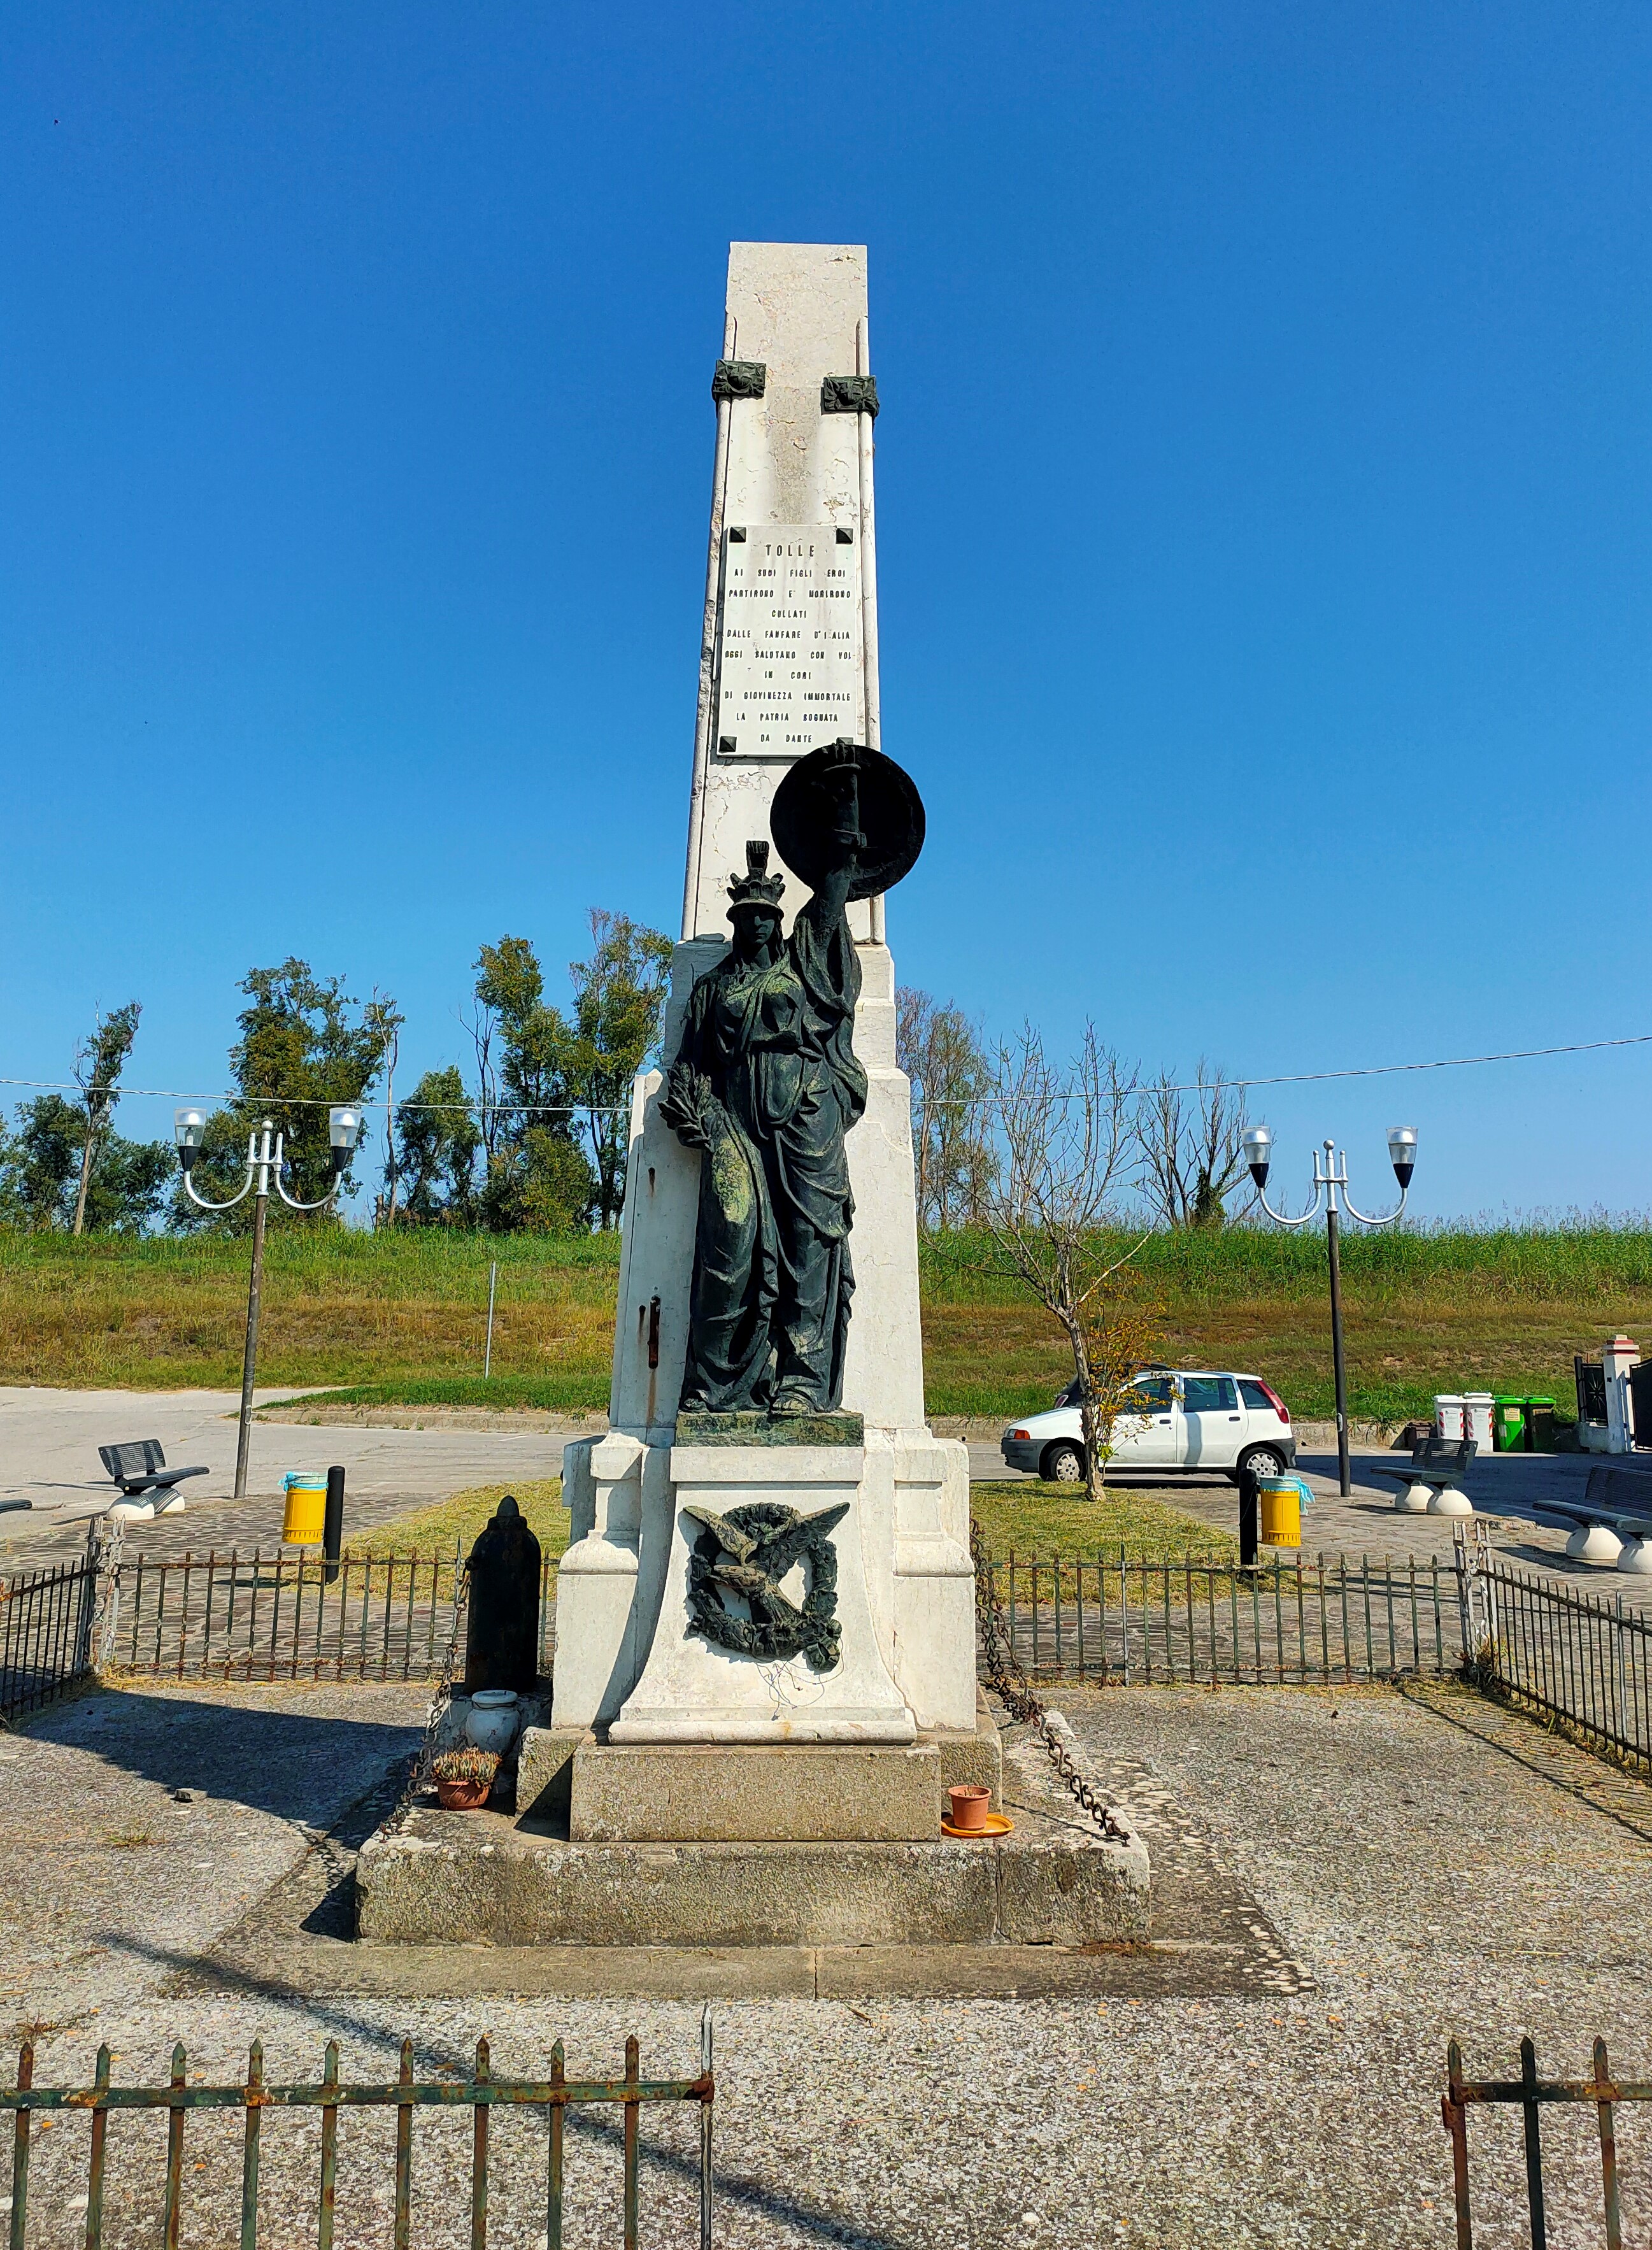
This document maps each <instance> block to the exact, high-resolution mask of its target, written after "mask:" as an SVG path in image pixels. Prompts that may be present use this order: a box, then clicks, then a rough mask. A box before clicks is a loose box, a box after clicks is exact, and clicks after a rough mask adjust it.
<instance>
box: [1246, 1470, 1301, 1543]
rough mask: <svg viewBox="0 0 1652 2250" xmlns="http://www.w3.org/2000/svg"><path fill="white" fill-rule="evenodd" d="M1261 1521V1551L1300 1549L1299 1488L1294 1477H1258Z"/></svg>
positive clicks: (1257, 1485)
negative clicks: (1287, 1548)
mask: <svg viewBox="0 0 1652 2250" xmlns="http://www.w3.org/2000/svg"><path fill="white" fill-rule="evenodd" d="M1256 1494H1257V1498H1258V1500H1259V1501H1260V1503H1261V1505H1260V1509H1259V1513H1260V1515H1261V1523H1260V1525H1259V1527H1258V1531H1257V1536H1258V1538H1259V1539H1260V1540H1261V1544H1262V1545H1263V1546H1264V1547H1300V1546H1301V1545H1302V1487H1301V1486H1300V1485H1299V1484H1298V1483H1297V1481H1296V1478H1295V1477H1258V1479H1257V1480H1256Z"/></svg>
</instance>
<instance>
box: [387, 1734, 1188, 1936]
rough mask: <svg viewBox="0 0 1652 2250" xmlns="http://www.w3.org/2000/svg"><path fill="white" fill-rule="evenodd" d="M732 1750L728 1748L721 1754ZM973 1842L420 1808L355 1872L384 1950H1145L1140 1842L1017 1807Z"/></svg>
mask: <svg viewBox="0 0 1652 2250" xmlns="http://www.w3.org/2000/svg"><path fill="white" fill-rule="evenodd" d="M724 1755H725V1756H726V1753H724ZM1016 1824H1017V1825H1016V1826H1015V1828H1014V1830H1013V1832H1012V1833H1011V1834H1010V1835H1008V1836H1006V1837H1002V1838H998V1839H991V1840H986V1841H983V1842H979V1843H975V1842H970V1843H965V1842H962V1841H953V1840H951V1839H947V1838H937V1839H935V1840H934V1841H931V1842H928V1843H842V1842H833V1843H679V1844H662V1843H580V1842H574V1841H571V1840H570V1839H568V1838H567V1837H566V1836H565V1835H562V1836H558V1835H556V1834H554V1833H552V1832H550V1829H549V1828H548V1827H547V1826H545V1825H544V1824H542V1823H539V1822H536V1821H533V1820H527V1821H522V1822H518V1821H516V1820H515V1819H512V1818H511V1817H510V1816H508V1814H503V1813H489V1812H441V1811H439V1810H436V1809H434V1808H430V1807H426V1806H423V1805H420V1806H416V1807H415V1808H414V1809H413V1810H412V1811H411V1812H410V1813H409V1814H408V1815H407V1816H406V1819H405V1822H404V1826H402V1827H400V1828H399V1829H396V1830H388V1829H380V1830H379V1831H378V1832H377V1834H375V1835H373V1836H371V1837H370V1838H369V1839H368V1841H367V1843H366V1844H365V1845H364V1846H363V1849H362V1853H361V1856H360V1859H359V1860H358V1861H357V1863H356V1914H357V1931H358V1935H359V1936H361V1937H362V1938H363V1939H364V1940H366V1941H368V1942H370V1943H380V1944H385V1943H390V1944H411V1945H428V1944H435V1943H448V1944H480V1945H554V1946H568V1945H589V1946H601V1947H615V1946H619V1947H625V1946H642V1945H648V1946H689V1947H703V1946H708V1945H709V1946H718V1945H729V1946H842V1945H891V1944H900V1945H981V1944H990V1943H1009V1944H1023V1945H1026V1944H1032V1945H1050V1944H1054V1945H1062V1946H1080V1945H1101V1944H1119V1943H1141V1942H1143V1941H1144V1940H1145V1939H1146V1937H1147V1936H1148V1916H1149V1901H1150V1874H1149V1867H1148V1858H1147V1852H1146V1847H1145V1846H1144V1845H1143V1843H1142V1842H1141V1840H1140V1839H1139V1838H1137V1837H1136V1836H1135V1835H1133V1834H1126V1835H1124V1836H1123V1837H1119V1838H1113V1837H1103V1836H1102V1835H1101V1834H1099V1833H1090V1832H1087V1831H1084V1830H1082V1829H1080V1828H1077V1827H1075V1826H1074V1825H1073V1824H1072V1823H1071V1822H1070V1821H1068V1820H1065V1819H1059V1818H1057V1819H1047V1818H1045V1817H1044V1816H1043V1815H1041V1814H1040V1813H1036V1812H1018V1814H1017V1815H1016Z"/></svg>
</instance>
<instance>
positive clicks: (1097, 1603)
mask: <svg viewBox="0 0 1652 2250" xmlns="http://www.w3.org/2000/svg"><path fill="white" fill-rule="evenodd" d="M987 1567H988V1568H989V1569H990V1570H991V1571H992V1581H993V1591H994V1593H995V1594H996V1596H997V1598H998V1601H999V1605H1001V1610H1002V1615H1003V1620H1004V1624H1005V1626H1006V1631H1007V1632H1008V1635H1009V1639H1010V1643H1011V1646H1013V1649H1014V1651H1015V1653H1016V1655H1017V1656H1018V1657H1019V1658H1020V1661H1021V1664H1022V1665H1023V1667H1025V1669H1026V1672H1027V1673H1028V1674H1030V1675H1031V1677H1033V1679H1043V1680H1056V1679H1076V1680H1093V1681H1096V1683H1097V1684H1098V1685H1103V1686H1104V1685H1106V1684H1108V1683H1109V1682H1116V1683H1117V1684H1119V1685H1121V1686H1123V1685H1130V1686H1134V1685H1141V1686H1151V1685H1152V1684H1153V1683H1154V1682H1156V1681H1162V1682H1165V1683H1166V1684H1169V1683H1172V1682H1175V1681H1189V1682H1199V1681H1229V1682H1231V1683H1233V1684H1235V1685H1239V1686H1244V1685H1254V1686H1267V1685H1268V1684H1269V1683H1273V1684H1280V1683H1283V1682H1288V1681H1289V1682H1295V1683H1298V1684H1305V1683H1307V1682H1310V1681H1348V1680H1367V1679H1369V1680H1386V1679H1393V1678H1396V1677H1398V1676H1400V1675H1401V1674H1441V1673H1448V1672H1455V1671H1456V1670H1457V1669H1458V1668H1459V1667H1460V1666H1461V1664H1462V1649H1463V1640H1462V1598H1461V1591H1460V1577H1459V1573H1458V1571H1457V1570H1455V1569H1454V1568H1453V1566H1452V1564H1451V1563H1445V1565H1444V1566H1443V1567H1442V1566H1441V1563H1440V1561H1439V1559H1438V1558H1437V1557H1436V1558H1433V1559H1431V1560H1430V1561H1427V1562H1423V1563H1420V1562H1418V1561H1416V1560H1415V1559H1414V1558H1412V1559H1408V1560H1407V1561H1404V1562H1396V1561H1394V1560H1393V1559H1391V1558H1390V1557H1389V1556H1381V1557H1373V1556H1369V1555H1362V1556H1358V1558H1357V1559H1356V1558H1354V1557H1351V1556H1345V1555H1332V1556H1327V1555H1320V1556H1316V1557H1314V1558H1313V1559H1312V1560H1306V1559H1304V1558H1303V1557H1302V1556H1296V1557H1295V1558H1293V1559H1292V1560H1290V1561H1289V1562H1287V1561H1282V1560H1278V1559H1275V1561H1273V1562H1270V1563H1260V1564H1257V1565H1256V1566H1255V1567H1254V1568H1249V1569H1247V1568H1245V1567H1244V1566H1242V1565H1240V1564H1236V1563H1234V1562H1233V1560H1232V1559H1231V1557H1229V1556H1223V1557H1220V1558H1209V1557H1203V1558H1201V1557H1199V1556H1185V1557H1184V1558H1183V1559H1182V1560H1181V1561H1179V1562H1169V1561H1165V1560H1158V1561H1150V1560H1145V1559H1143V1558H1141V1557H1134V1556H1130V1555H1129V1554H1128V1553H1127V1552H1126V1551H1125V1550H1124V1549H1119V1550H1118V1552H1117V1553H1116V1554H1111V1555H1096V1556H1037V1557H1033V1556H1018V1555H1014V1554H1011V1555H1009V1556H1006V1557H1004V1558H1003V1559H1002V1560H999V1558H997V1557H992V1558H991V1559H990V1561H989V1563H988V1565H987Z"/></svg>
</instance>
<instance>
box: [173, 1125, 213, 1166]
mask: <svg viewBox="0 0 1652 2250" xmlns="http://www.w3.org/2000/svg"><path fill="white" fill-rule="evenodd" d="M172 1137H173V1138H174V1140H176V1142H177V1144H178V1162H179V1163H181V1164H182V1165H183V1169H184V1171H185V1172H186V1173H187V1172H189V1171H190V1170H193V1168H194V1164H195V1160H196V1158H197V1156H199V1155H200V1153H201V1143H202V1142H203V1141H204V1140H205V1138H206V1119H205V1117H204V1115H203V1114H202V1112H201V1111H200V1110H198V1109H175V1110H174V1111H173V1112H172Z"/></svg>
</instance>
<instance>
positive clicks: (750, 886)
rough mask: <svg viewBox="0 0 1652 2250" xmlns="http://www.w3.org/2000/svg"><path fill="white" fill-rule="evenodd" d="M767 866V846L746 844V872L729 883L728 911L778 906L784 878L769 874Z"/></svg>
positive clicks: (783, 887)
mask: <svg viewBox="0 0 1652 2250" xmlns="http://www.w3.org/2000/svg"><path fill="white" fill-rule="evenodd" d="M768 868H769V846H768V845H767V844H766V843H764V844H748V845H746V872H745V873H744V874H743V875H736V876H735V877H734V879H733V880H732V881H731V882H730V883H729V913H730V914H732V913H733V911H734V909H735V908H736V907H778V905H779V903H780V894H781V893H782V892H783V891H784V890H785V877H784V876H781V875H771V874H770V873H769V872H768Z"/></svg>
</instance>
